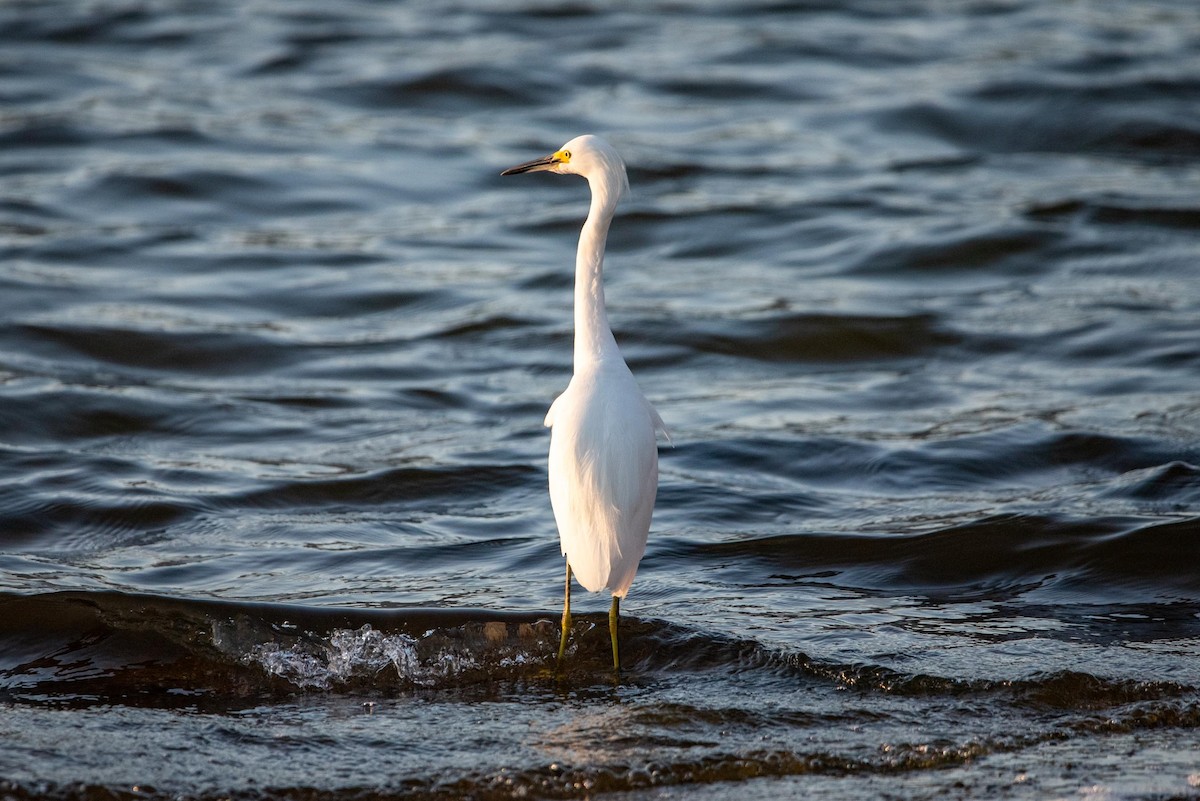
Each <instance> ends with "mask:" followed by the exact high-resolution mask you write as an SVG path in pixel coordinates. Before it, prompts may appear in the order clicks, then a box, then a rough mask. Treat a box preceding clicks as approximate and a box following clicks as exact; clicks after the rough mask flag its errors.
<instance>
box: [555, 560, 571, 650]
mask: <svg viewBox="0 0 1200 801" xmlns="http://www.w3.org/2000/svg"><path fill="white" fill-rule="evenodd" d="M570 632H571V563H570V562H567V585H566V589H565V590H564V591H563V619H562V640H561V641H560V642H559V644H558V669H559V670H561V669H562V661H563V654H564V653H566V651H567V636H568V635H569V634H570Z"/></svg>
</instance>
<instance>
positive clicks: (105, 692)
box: [0, 591, 1200, 711]
mask: <svg viewBox="0 0 1200 801" xmlns="http://www.w3.org/2000/svg"><path fill="white" fill-rule="evenodd" d="M554 617H555V616H553V615H542V614H537V613H524V612H501V611H494V610H481V609H452V608H446V609H430V608H424V609H412V608H405V609H367V608H333V607H311V606H297V605H290V604H278V603H275V604H268V603H246V602H229V601H214V600H194V599H177V598H168V597H163V596H150V595H132V594H125V593H117V592H104V591H98V592H59V593H46V594H40V595H14V594H5V595H0V621H2V622H0V641H2V642H3V643H4V648H3V649H2V650H0V653H2V654H3V656H2V657H0V700H2V701H7V702H17V703H33V704H46V703H50V704H52V705H58V706H88V705H94V704H113V703H115V704H124V705H132V706H149V707H156V708H172V709H173V708H179V707H189V708H193V707H194V708H200V709H205V710H209V711H220V710H226V711H227V710H233V709H237V708H242V707H245V706H249V705H254V704H256V703H260V702H263V701H265V700H270V699H273V700H279V699H280V698H283V697H287V696H289V695H292V694H295V693H297V692H334V693H338V694H362V693H369V694H374V695H377V696H380V697H389V696H392V695H395V694H397V693H402V692H411V691H422V690H423V691H436V692H456V693H468V694H471V693H474V694H479V693H484V694H487V693H495V692H497V691H498V689H500V688H503V687H506V686H512V685H513V684H514V683H531V682H532V683H534V684H537V683H544V684H546V685H547V686H559V687H562V686H564V685H565V686H577V687H588V686H591V685H593V684H594V683H595V682H596V681H597V680H600V681H601V682H603V681H604V680H605V677H606V676H607V675H608V666H609V661H608V660H609V653H608V639H607V628H606V620H605V618H604V616H602V615H576V617H575V619H574V621H575V622H574V626H573V633H572V639H571V646H570V650H569V655H568V656H569V658H568V660H567V665H566V667H565V669H564V671H563V672H562V673H561V674H560V673H557V672H556V669H555V668H556V655H557V646H558V637H559V627H558V625H557V624H556V622H554V619H553V618H554ZM622 634H623V637H624V646H625V648H624V652H623V657H624V660H623V661H624V667H625V670H626V674H627V675H626V680H627V681H629V682H631V683H633V684H635V685H636V684H638V683H645V682H651V681H654V677H655V676H665V675H672V676H676V675H679V674H681V673H693V674H694V673H700V674H711V675H713V676H721V677H728V676H729V675H731V674H735V675H738V676H739V677H740V679H739V680H740V681H743V682H745V681H752V680H757V681H766V682H774V683H779V682H782V683H785V684H789V685H791V686H794V687H801V686H805V685H808V686H812V687H814V688H816V687H825V688H834V689H842V690H854V691H858V692H869V693H883V694H887V695H896V696H902V697H914V696H946V697H956V696H962V695H973V696H977V697H982V696H988V695H990V696H997V695H1002V696H1004V697H1006V698H1007V699H1008V701H1007V702H1008V703H1009V704H1013V705H1018V706H1027V705H1040V706H1048V707H1054V708H1058V709H1063V708H1069V709H1076V710H1081V711H1087V710H1093V709H1096V708H1106V707H1112V706H1119V705H1122V704H1129V703H1134V702H1146V701H1163V700H1169V699H1178V698H1181V697H1185V696H1188V695H1189V694H1194V693H1195V692H1197V690H1198V689H1200V688H1196V687H1191V686H1188V685H1186V684H1180V683H1177V682H1171V681H1136V680H1130V679H1121V678H1102V677H1097V676H1092V675H1089V674H1084V673H1077V672H1071V671H1058V672H1053V673H1045V674H1038V675H1035V676H1032V677H1029V678H1027V679H1019V680H991V679H977V680H967V679H959V678H955V677H940V676H933V675H926V674H920V673H915V674H914V673H905V672H903V671H899V670H897V669H895V668H892V667H885V666H882V665H873V664H869V663H854V664H845V663H837V662H831V661H827V660H821V659H814V658H812V657H810V656H808V655H806V654H804V653H802V652H799V651H794V650H788V649H783V650H781V649H778V648H772V647H768V646H766V645H764V644H762V643H759V642H757V641H755V640H753V639H747V638H744V637H732V636H727V635H722V634H715V633H711V632H701V631H699V630H696V629H692V628H688V627H686V626H681V625H677V624H672V623H668V622H664V621H659V620H643V619H637V618H632V617H629V618H626V619H624V620H623V622H622ZM755 677H757V678H755Z"/></svg>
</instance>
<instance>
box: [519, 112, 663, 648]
mask: <svg viewBox="0 0 1200 801" xmlns="http://www.w3.org/2000/svg"><path fill="white" fill-rule="evenodd" d="M539 170H544V171H547V172H556V173H559V174H560V175H582V176H583V177H584V178H586V179H587V182H588V185H589V186H590V188H591V191H592V202H591V207H590V208H589V209H588V215H587V220H586V221H585V222H584V223H583V230H582V231H580V234H579V250H578V251H577V253H576V257H575V359H574V374H573V375H572V376H571V381H570V383H569V384H568V385H567V389H566V391H565V392H563V393H562V394H561V395H559V396H558V398H557V399H556V400H555V401H554V403H553V404H551V406H550V411H549V412H547V414H546V420H545V425H546V426H547V427H549V428H550V505H551V506H552V507H553V509H554V520H555V522H557V523H558V537H559V542H560V544H561V545H562V552H563V556H565V557H566V558H567V581H566V590H565V592H564V597H563V617H562V640H561V641H560V643H559V647H558V664H559V666H560V667H561V666H562V659H563V653H564V652H565V651H566V648H567V634H568V632H569V631H570V628H571V572H572V570H574V574H575V578H576V579H577V580H578V581H579V583H580V584H581V585H583V587H584V588H585V589H587V590H588V591H590V592H600V591H601V590H608V591H609V592H611V593H612V608H611V609H610V610H609V613H608V629H609V634H610V635H611V637H612V654H613V669H614V670H616V671H620V669H621V660H620V657H619V656H618V651H617V617H618V615H619V614H620V606H621V599H622V598H624V597H625V595H626V593H628V592H629V585H630V584H632V583H633V576H634V574H635V573H637V569H638V562H640V561H641V559H642V554H644V553H645V552H646V537H647V535H648V534H649V533H650V516H651V514H652V513H653V512H654V497H655V495H656V494H657V492H658V446H657V444H656V442H655V430H656V429H660V430H662V431H663V432H664V433H666V429H665V427H664V426H663V422H662V418H660V417H659V416H658V412H656V411H654V407H653V406H651V405H650V402H649V401H647V400H646V398H645V396H643V395H642V391H641V389H639V388H638V385H637V382H636V381H634V379H633V373H631V372H630V371H629V366H628V365H626V364H625V359H624V358H622V356H621V351H620V350H618V349H617V341H616V339H614V338H613V334H612V329H611V328H609V325H608V313H607V311H606V310H605V307H604V277H603V266H604V244H605V241H606V240H607V238H608V227H609V224H610V223H612V218H613V213H614V212H615V211H616V208H617V203H618V202H619V201H620V200H621V197H622V195H624V194H625V193H626V192H628V191H629V179H628V177H627V176H626V174H625V163H624V162H623V161H621V157H620V156H619V155H617V151H615V150H613V148H612V146H611V145H610V144H608V142H605V141H604V140H603V139H601V138H599V137H597V136H591V135H585V136H580V137H576V138H575V139H572V140H571V141H570V142H567V143H566V144H565V145H563V146H562V149H561V150H559V151H557V152H555V153H552V154H551V155H549V156H546V157H544V158H540V159H535V160H533V161H529V162H526V163H524V164H520V165H517V166H516V167H512V168H511V169H507V170H505V171H504V172H502V173H500V174H501V175H517V174H519V173H523V172H535V171H539Z"/></svg>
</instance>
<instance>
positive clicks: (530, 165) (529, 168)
mask: <svg viewBox="0 0 1200 801" xmlns="http://www.w3.org/2000/svg"><path fill="white" fill-rule="evenodd" d="M556 163H557V162H556V161H555V160H554V156H543V157H542V158H540V159H534V160H533V161H527V162H525V163H524V164H518V165H517V166H515V167H509V168H508V169H507V170H505V171H504V172H502V173H500V174H501V175H520V174H521V173H523V172H533V171H534V170H544V169H547V168H549V167H553V166H554V165H555V164H556Z"/></svg>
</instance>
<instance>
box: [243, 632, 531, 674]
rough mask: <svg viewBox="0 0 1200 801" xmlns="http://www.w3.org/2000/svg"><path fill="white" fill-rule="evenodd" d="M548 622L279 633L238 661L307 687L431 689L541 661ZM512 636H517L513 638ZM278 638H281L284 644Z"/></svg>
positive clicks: (521, 668) (516, 671)
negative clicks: (415, 631) (400, 630)
mask: <svg viewBox="0 0 1200 801" xmlns="http://www.w3.org/2000/svg"><path fill="white" fill-rule="evenodd" d="M548 626H549V624H547V625H546V626H538V625H536V624H528V623H522V624H520V625H517V626H513V627H511V628H512V629H514V631H510V626H509V625H508V624H505V623H503V622H491V623H483V624H469V625H465V626H461V627H455V628H448V629H439V628H434V629H429V630H428V631H426V632H424V633H423V634H422V635H420V636H412V635H410V634H406V633H395V634H386V633H384V632H381V631H379V630H378V629H375V628H374V627H372V626H371V624H369V623H366V624H363V626H361V627H360V628H358V629H335V630H333V631H331V632H330V633H329V634H328V635H326V636H317V635H311V634H309V635H305V636H296V637H284V638H277V639H275V640H272V641H270V642H260V643H257V644H255V645H253V646H251V647H250V649H249V652H248V653H247V654H246V655H245V657H244V658H243V661H244V662H246V663H250V664H257V665H258V666H260V667H261V668H262V669H263V670H265V671H266V672H267V673H269V674H271V675H273V676H278V677H279V678H282V679H284V680H286V681H288V682H289V683H291V684H293V685H295V686H297V687H301V688H312V689H323V690H328V689H338V688H349V687H352V686H353V685H355V684H359V683H367V682H369V683H370V685H371V686H372V687H374V688H377V689H379V688H385V689H386V688H389V687H435V686H444V685H447V684H454V683H458V682H460V681H470V680H472V679H473V678H475V677H485V676H486V677H489V678H492V679H495V678H503V677H505V674H512V675H516V674H519V673H521V672H523V671H524V670H527V669H528V668H530V667H539V666H541V665H543V664H546V661H547V658H548V657H547V655H548V654H550V653H551V649H550V648H549V647H547V645H546V643H545V642H543V640H545V638H546V636H549V635H548V634H547V632H548V631H549V628H548ZM514 635H515V636H514ZM280 640H283V641H282V642H281V641H280Z"/></svg>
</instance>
